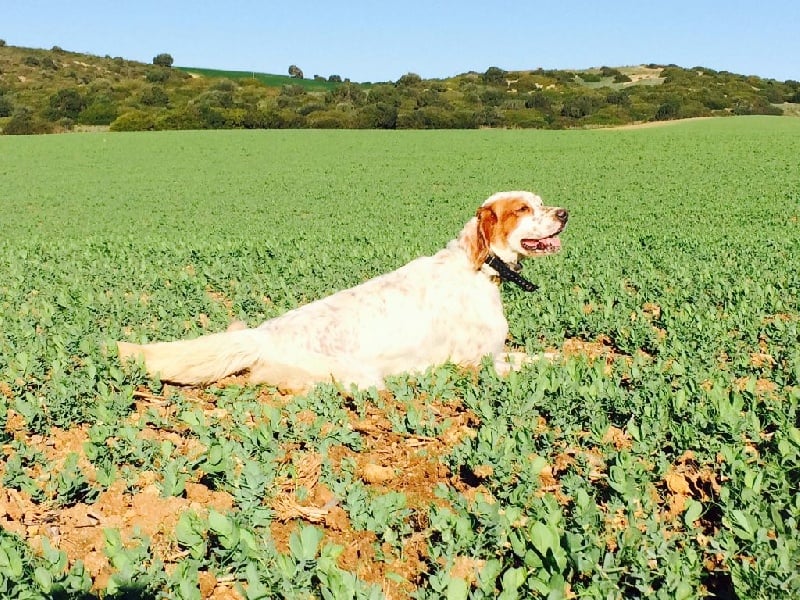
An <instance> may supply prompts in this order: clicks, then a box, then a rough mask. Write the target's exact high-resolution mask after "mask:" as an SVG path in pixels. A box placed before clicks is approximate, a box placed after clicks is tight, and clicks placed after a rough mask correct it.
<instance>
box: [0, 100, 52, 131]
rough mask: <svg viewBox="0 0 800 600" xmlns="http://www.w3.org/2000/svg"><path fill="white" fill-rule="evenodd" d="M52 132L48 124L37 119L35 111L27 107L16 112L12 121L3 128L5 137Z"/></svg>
mask: <svg viewBox="0 0 800 600" xmlns="http://www.w3.org/2000/svg"><path fill="white" fill-rule="evenodd" d="M50 130H51V128H50V126H49V125H48V124H47V123H44V122H42V121H40V120H39V119H37V118H36V117H35V116H34V115H33V111H32V110H31V109H29V108H27V107H20V108H18V109H17V110H15V111H14V114H13V115H12V116H11V119H10V120H9V121H8V123H6V125H5V127H3V134H5V135H32V134H36V133H49V132H50Z"/></svg>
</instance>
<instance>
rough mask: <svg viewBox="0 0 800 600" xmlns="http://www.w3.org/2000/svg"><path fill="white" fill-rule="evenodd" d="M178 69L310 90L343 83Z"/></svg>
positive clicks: (206, 75)
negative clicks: (297, 86)
mask: <svg viewBox="0 0 800 600" xmlns="http://www.w3.org/2000/svg"><path fill="white" fill-rule="evenodd" d="M175 69H177V70H178V71H184V72H186V73H190V74H197V75H202V76H203V77H213V78H218V77H221V78H225V79H233V80H234V81H235V80H238V79H255V80H257V81H260V82H261V83H263V84H264V85H268V86H277V87H280V86H282V85H299V86H301V87H303V88H305V89H306V90H309V91H317V92H319V91H323V92H327V91H328V90H332V89H334V88H336V87H337V86H339V85H341V83H336V82H333V81H320V80H316V79H304V78H300V79H298V78H294V77H290V76H289V75H273V74H271V73H257V72H255V71H222V70H220V69H201V68H196V67H175Z"/></svg>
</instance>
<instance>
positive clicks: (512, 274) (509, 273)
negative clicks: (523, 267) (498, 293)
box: [483, 254, 539, 292]
mask: <svg viewBox="0 0 800 600" xmlns="http://www.w3.org/2000/svg"><path fill="white" fill-rule="evenodd" d="M483 263H484V264H485V265H488V266H490V267H491V268H492V269H494V270H495V271H497V274H498V275H499V276H500V279H501V280H503V281H510V282H511V283H514V284H516V285H517V286H519V287H521V288H522V289H523V290H525V291H526V292H535V291H536V290H538V289H539V286H538V285H536V284H535V283H531V282H530V281H528V280H527V279H525V278H524V277H523V276H522V275H520V274H519V273H517V271H515V270H514V269H513V267H511V266H509V265H508V264H506V263H504V262H503V261H502V260H500V259H499V258H497V257H496V256H495V255H494V254H490V255H489V256H487V257H486V260H484V261H483ZM515 266H516V265H515Z"/></svg>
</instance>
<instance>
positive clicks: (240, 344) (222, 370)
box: [117, 329, 266, 385]
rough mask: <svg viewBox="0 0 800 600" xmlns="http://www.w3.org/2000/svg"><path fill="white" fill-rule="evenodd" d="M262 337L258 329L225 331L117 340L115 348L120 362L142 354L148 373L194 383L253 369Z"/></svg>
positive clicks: (262, 346) (178, 381)
mask: <svg viewBox="0 0 800 600" xmlns="http://www.w3.org/2000/svg"><path fill="white" fill-rule="evenodd" d="M264 338H265V336H264V334H263V332H261V331H259V330H258V329H243V330H234V331H231V330H228V331H225V332H222V333H213V334H210V335H204V336H201V337H198V338H194V339H192V340H180V341H176V342H158V343H155V344H144V345H140V344H131V343H128V342H117V350H118V352H119V358H120V360H122V361H124V360H126V359H130V358H137V357H141V358H142V359H143V360H144V365H145V368H146V369H147V374H148V375H150V376H154V375H158V376H159V377H160V378H161V379H162V380H163V381H169V382H172V383H181V384H188V385H196V384H202V383H211V382H214V381H217V380H219V379H222V378H223V377H226V376H228V375H232V374H234V373H238V372H240V371H244V370H245V369H250V368H252V367H253V366H254V365H255V364H256V363H257V362H258V361H259V358H260V356H261V353H262V351H263V349H264V345H265V342H266V340H265V339H264Z"/></svg>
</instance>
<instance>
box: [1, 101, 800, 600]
mask: <svg viewBox="0 0 800 600" xmlns="http://www.w3.org/2000/svg"><path fill="white" fill-rule="evenodd" d="M798 157H800V119H793V118H778V117H741V118H728V119H712V120H705V121H694V122H687V123H676V124H670V125H667V126H663V127H654V128H644V129H626V130H587V131H558V132H556V131H533V130H528V131H498V130H480V131H447V132H444V131H438V132H436V131H407V132H399V131H397V132H389V131H227V132H223V131H205V132H150V133H131V134H125V133H116V134H114V133H92V134H74V135H60V136H38V137H17V136H13V137H12V136H4V137H0V209H1V210H0V448H1V449H2V454H1V455H0V456H2V461H0V597H3V598H87V599H88V598H97V597H103V598H187V599H188V598H203V599H205V598H213V599H216V600H227V599H232V598H246V599H248V600H255V599H257V598H294V599H299V598H324V599H340V598H341V599H347V598H369V599H372V598H375V599H377V598H384V597H386V598H390V599H400V598H430V599H438V598H447V599H448V600H458V599H464V598H474V599H480V598H498V599H502V600H509V599H514V598H548V599H551V600H556V599H559V598H563V599H568V598H589V599H597V600H600V599H604V600H605V599H618V598H619V599H623V598H624V599H627V598H659V599H669V600H674V599H688V598H700V597H711V598H720V599H733V598H738V599H741V600H744V599H757V598H770V599H773V600H776V599H782V598H787V599H788V598H798V597H800V568H798V565H800V534H799V533H798V529H799V528H800V526H799V523H798V521H799V520H800V494H799V493H798V489H799V488H800V416H799V415H800V413H799V412H798V404H800V343H798V340H800V328H799V325H800V297H799V296H798V290H800V269H798V267H799V266H800V223H799V222H798V218H800V168H799V167H800V162H799V161H798ZM508 189H512V190H513V189H530V190H533V191H535V192H537V193H539V194H540V195H542V197H543V198H544V199H545V202H546V203H548V204H552V205H559V206H564V207H566V208H568V209H569V210H570V223H569V226H568V227H567V230H566V231H565V232H564V234H563V235H562V241H563V244H564V247H563V250H562V252H561V253H560V254H558V255H556V256H552V257H547V258H542V259H538V260H530V261H528V263H527V264H526V266H525V270H524V275H525V276H526V277H527V278H528V279H530V280H532V281H533V282H535V283H537V284H538V285H539V286H541V289H540V290H539V291H538V292H536V293H533V294H526V293H525V292H522V291H520V290H518V289H516V288H510V287H509V288H504V290H503V296H504V302H505V306H506V314H507V316H508V320H509V324H510V336H509V337H510V339H509V342H508V343H509V346H512V347H516V348H524V349H525V350H526V351H527V352H529V353H531V354H536V353H541V352H544V351H556V352H558V358H556V359H555V360H552V361H549V360H541V361H538V362H536V363H534V364H531V365H528V366H526V367H525V368H524V369H523V370H522V371H521V372H519V373H514V374H512V375H511V376H509V377H508V378H505V379H503V378H499V377H498V376H497V375H496V374H495V373H494V372H493V371H492V369H491V368H490V367H489V366H488V365H486V366H484V367H483V368H481V369H478V370H471V371H467V370H462V369H459V368H456V367H454V366H452V365H443V366H440V367H436V368H433V369H431V370H430V371H428V372H426V373H422V374H417V375H414V376H401V377H396V378H393V379H392V380H390V381H389V382H388V386H387V389H386V390H384V391H381V392H377V391H376V390H374V389H372V390H357V389H342V388H341V387H339V386H336V385H333V384H330V385H321V386H318V387H317V388H315V389H314V390H312V391H310V392H309V393H308V394H305V395H290V394H287V393H284V391H282V390H278V389H275V388H272V387H269V386H258V387H254V386H248V385H246V384H245V378H244V377H242V376H236V377H231V378H228V379H226V380H225V381H222V382H220V383H219V384H216V385H213V386H209V387H205V388H192V387H177V386H171V385H166V384H162V383H161V382H159V381H154V380H151V379H148V378H147V377H145V376H144V375H143V371H142V369H141V367H140V366H136V365H130V366H127V367H125V366H123V365H120V364H119V361H118V360H117V357H116V349H115V346H114V342H115V341H116V340H127V341H134V342H144V341H156V340H168V339H175V338H184V337H192V336H197V335H201V334H203V333H206V332H214V331H220V330H223V329H225V327H226V326H227V325H228V324H229V323H230V322H231V321H232V320H234V319H241V320H243V321H246V322H247V323H248V324H250V325H252V326H255V325H257V324H259V323H260V322H262V321H263V320H265V319H267V318H270V317H272V316H276V315H278V314H281V313H283V312H284V311H286V310H288V309H290V308H292V307H295V306H297V305H299V304H302V303H305V302H307V301H310V300H314V299H317V298H319V297H321V296H323V295H326V294H328V293H331V292H333V291H336V290H339V289H342V288H345V287H349V286H352V285H354V284H357V283H359V282H361V281H364V280H365V279H367V278H369V277H371V276H374V275H377V274H380V273H383V272H386V271H388V270H392V269H394V268H396V267H399V266H401V265H403V264H405V263H406V262H408V261H409V260H411V259H413V258H415V257H417V256H419V255H422V254H430V253H432V252H434V251H436V250H437V249H439V248H440V247H442V246H443V245H444V244H445V243H447V241H448V240H450V239H452V238H453V237H454V236H455V235H456V234H457V233H458V231H459V230H460V228H461V226H462V225H463V223H464V222H466V221H467V220H468V219H469V218H470V217H471V216H472V215H473V214H474V211H475V209H476V207H477V206H478V205H479V204H480V203H481V202H482V201H483V199H484V198H486V197H487V196H489V195H490V194H491V193H493V192H495V191H499V190H508Z"/></svg>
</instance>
